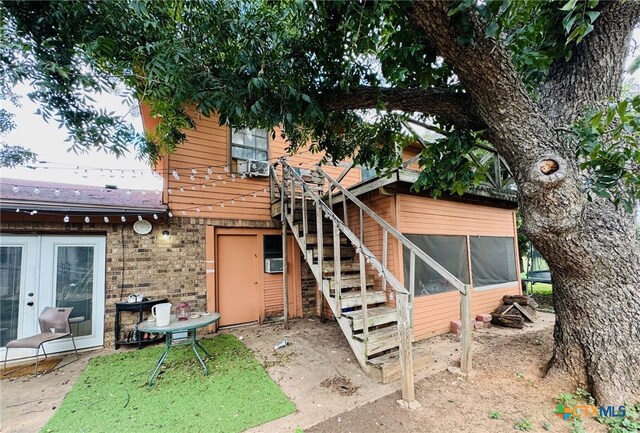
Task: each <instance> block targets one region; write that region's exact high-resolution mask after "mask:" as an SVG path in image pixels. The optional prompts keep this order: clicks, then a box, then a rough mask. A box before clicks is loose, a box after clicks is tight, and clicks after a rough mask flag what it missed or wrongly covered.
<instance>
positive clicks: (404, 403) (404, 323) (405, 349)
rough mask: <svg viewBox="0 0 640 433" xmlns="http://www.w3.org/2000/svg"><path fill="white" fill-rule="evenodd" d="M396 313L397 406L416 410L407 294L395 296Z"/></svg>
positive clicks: (417, 406)
mask: <svg viewBox="0 0 640 433" xmlns="http://www.w3.org/2000/svg"><path fill="white" fill-rule="evenodd" d="M396 311H397V312H398V344H399V346H400V347H399V350H400V383H401V386H402V400H399V401H398V404H399V405H400V406H401V407H403V408H406V409H411V410H417V409H419V408H420V403H418V402H417V401H416V397H415V389H414V383H413V354H412V351H411V325H410V323H409V320H410V319H409V317H410V315H411V312H410V311H409V294H407V293H398V294H397V296H396Z"/></svg>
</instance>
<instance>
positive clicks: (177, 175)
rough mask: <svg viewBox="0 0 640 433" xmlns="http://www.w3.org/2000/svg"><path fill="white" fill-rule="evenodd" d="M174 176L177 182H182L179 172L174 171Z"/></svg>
mask: <svg viewBox="0 0 640 433" xmlns="http://www.w3.org/2000/svg"><path fill="white" fill-rule="evenodd" d="M172 175H173V177H174V179H175V180H180V175H179V174H178V171H177V170H176V169H174V170H173V173H172Z"/></svg>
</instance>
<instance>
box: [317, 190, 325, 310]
mask: <svg viewBox="0 0 640 433" xmlns="http://www.w3.org/2000/svg"><path fill="white" fill-rule="evenodd" d="M322 225H323V220H322V208H321V207H320V202H319V201H318V202H316V236H317V237H318V245H317V246H318V272H319V278H318V281H319V284H320V293H319V296H320V299H323V302H322V304H323V305H324V233H323V227H322Z"/></svg>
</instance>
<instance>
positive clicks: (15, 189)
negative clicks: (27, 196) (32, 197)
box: [12, 185, 20, 192]
mask: <svg viewBox="0 0 640 433" xmlns="http://www.w3.org/2000/svg"><path fill="white" fill-rule="evenodd" d="M12 190H13V192H18V191H20V188H18V185H13V188H12Z"/></svg>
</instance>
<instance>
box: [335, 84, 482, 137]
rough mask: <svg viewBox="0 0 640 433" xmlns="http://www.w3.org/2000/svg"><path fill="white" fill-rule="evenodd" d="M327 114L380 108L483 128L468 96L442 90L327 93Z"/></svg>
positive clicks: (388, 89)
mask: <svg viewBox="0 0 640 433" xmlns="http://www.w3.org/2000/svg"><path fill="white" fill-rule="evenodd" d="M324 107H325V108H326V109H327V110H329V111H342V110H363V109H372V108H378V107H382V108H384V109H385V110H401V111H404V112H414V113H423V114H426V115H428V116H438V117H442V118H445V119H447V120H450V121H452V122H455V123H456V124H457V125H460V126H464V127H469V128H472V129H482V128H484V127H485V126H484V123H483V122H482V121H480V118H479V117H478V115H477V113H476V112H475V110H474V109H473V105H472V103H471V100H470V98H469V96H468V95H466V94H464V93H451V92H450V91H447V90H444V89H435V88H431V89H392V88H374V87H360V88H357V89H350V90H348V91H338V92H333V93H329V94H327V95H326V96H325V98H324Z"/></svg>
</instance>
